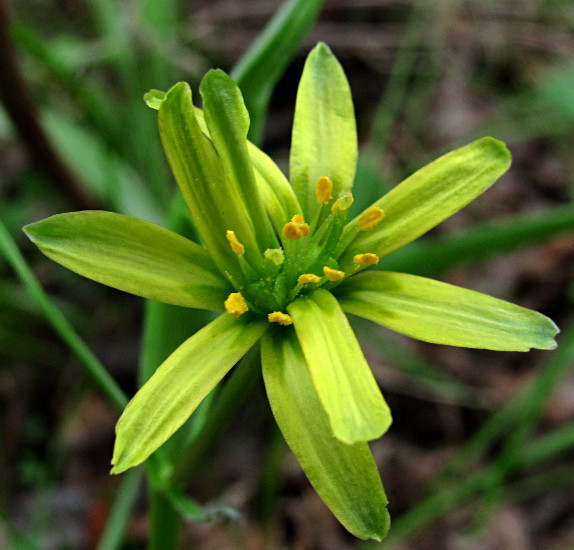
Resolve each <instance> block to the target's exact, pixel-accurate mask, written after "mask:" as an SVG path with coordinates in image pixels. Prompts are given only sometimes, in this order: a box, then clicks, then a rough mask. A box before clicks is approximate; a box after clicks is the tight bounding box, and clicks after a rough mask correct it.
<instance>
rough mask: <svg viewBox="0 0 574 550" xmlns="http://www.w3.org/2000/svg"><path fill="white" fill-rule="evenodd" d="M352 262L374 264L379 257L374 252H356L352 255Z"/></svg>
mask: <svg viewBox="0 0 574 550" xmlns="http://www.w3.org/2000/svg"><path fill="white" fill-rule="evenodd" d="M353 262H354V263H356V264H359V265H374V264H378V263H379V257H378V256H377V255H376V254H371V253H370V252H367V253H366V254H357V255H356V256H354V257H353Z"/></svg>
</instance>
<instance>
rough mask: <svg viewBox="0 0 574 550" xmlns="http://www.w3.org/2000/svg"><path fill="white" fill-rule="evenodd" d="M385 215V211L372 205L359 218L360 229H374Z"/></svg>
mask: <svg viewBox="0 0 574 550" xmlns="http://www.w3.org/2000/svg"><path fill="white" fill-rule="evenodd" d="M384 217H385V213H384V212H383V211H382V210H381V209H380V208H378V207H377V206H372V207H371V208H369V209H368V210H365V212H363V213H362V214H361V217H360V218H359V229H360V230H361V231H368V230H369V229H373V227H375V226H376V225H378V224H379V223H381V221H382V220H383V218H384Z"/></svg>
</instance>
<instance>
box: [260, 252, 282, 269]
mask: <svg viewBox="0 0 574 550" xmlns="http://www.w3.org/2000/svg"><path fill="white" fill-rule="evenodd" d="M263 256H265V259H266V260H269V261H270V262H272V263H274V264H275V265H277V266H279V265H281V264H282V263H283V262H284V261H285V252H283V249H282V248H268V249H267V250H266V251H265V252H263Z"/></svg>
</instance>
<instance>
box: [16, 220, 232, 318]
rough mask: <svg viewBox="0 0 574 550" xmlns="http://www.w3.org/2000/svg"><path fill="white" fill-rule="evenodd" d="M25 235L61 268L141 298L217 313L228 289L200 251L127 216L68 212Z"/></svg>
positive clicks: (35, 225)
mask: <svg viewBox="0 0 574 550" xmlns="http://www.w3.org/2000/svg"><path fill="white" fill-rule="evenodd" d="M24 231H25V232H26V234H27V235H28V236H29V237H30V239H31V240H32V241H33V242H34V243H35V244H36V245H37V246H38V248H40V250H41V251H42V252H43V253H44V254H46V256H48V257H49V258H51V259H52V260H54V261H56V262H58V263H59V264H61V265H63V266H65V267H67V268H68V269H71V270H72V271H75V272H76V273H79V274H80V275H83V276H84V277H88V278H90V279H93V280H94V281H98V282H99V283H103V284H105V285H108V286H111V287H113V288H117V289H119V290H123V291H125V292H131V293H132V294H136V295H137V296H143V297H144V298H151V299H153V300H159V301H160V302H165V303H168V304H174V305H178V306H186V307H196V308H202V309H214V310H221V309H223V301H224V300H225V298H226V297H227V295H228V294H229V291H230V288H231V287H230V285H229V283H228V282H227V281H226V280H225V279H224V278H223V277H222V276H221V275H220V274H219V271H218V270H217V269H216V267H215V265H214V263H213V261H212V260H211V257H210V256H209V254H208V252H207V251H206V250H205V249H204V248H203V247H201V246H199V245H197V244H196V243H194V242H192V241H190V240H188V239H186V238H184V237H182V236H180V235H178V234H176V233H173V232H172V231H168V230H167V229H164V228H163V227H160V226H158V225H154V224H152V223H150V222H147V221H144V220H140V219H138V218H132V217H131V216H124V215H122V214H114V213H112V212H101V211H97V210H88V211H84V212H71V213H68V214H58V215H56V216H51V217H49V218H46V219H45V220H42V221H39V222H36V223H33V224H30V225H27V226H26V227H25V228H24Z"/></svg>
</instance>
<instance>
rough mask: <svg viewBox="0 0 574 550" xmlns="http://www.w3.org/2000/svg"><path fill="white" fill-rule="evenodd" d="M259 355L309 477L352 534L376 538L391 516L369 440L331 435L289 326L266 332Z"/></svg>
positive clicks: (276, 408)
mask: <svg viewBox="0 0 574 550" xmlns="http://www.w3.org/2000/svg"><path fill="white" fill-rule="evenodd" d="M261 358H262V362H263V378H264V381H265V389H266V390H267V396H268V398H269V403H270V404H271V409H272V410H273V415H274V416H275V419H276V420H277V424H278V425H279V428H280V429H281V432H282V433H283V436H284V437H285V440H286V441H287V444H288V445H289V447H290V448H291V450H292V451H293V454H294V455H295V457H296V458H297V460H298V461H299V463H300V464H301V467H302V468H303V471H304V472H305V474H306V475H307V477H308V478H309V481H310V482H311V483H312V485H313V487H315V490H316V491H317V493H319V496H320V497H321V498H322V499H323V501H324V502H325V504H326V505H327V506H328V507H329V508H330V509H331V511H332V512H333V514H335V516H336V517H337V519H338V520H339V521H340V522H341V523H342V524H343V525H344V526H345V527H346V528H347V529H348V530H349V531H350V532H351V533H353V535H355V536H357V537H359V538H362V539H368V538H374V539H377V540H381V539H382V538H383V537H384V536H385V534H386V532H387V530H388V528H389V523H390V520H389V514H388V512H387V510H386V505H387V498H386V496H385V492H384V490H383V486H382V484H381V480H380V478H379V473H378V471H377V466H376V464H375V461H374V460H373V456H372V455H371V452H370V450H369V446H368V444H367V443H355V444H353V445H347V444H346V443H343V442H341V441H339V440H338V439H337V438H335V437H333V433H332V430H331V427H330V425H329V419H328V417H327V415H326V414H325V411H324V410H323V407H322V405H321V402H320V401H319V397H318V395H317V391H316V390H315V386H314V385H313V381H312V380H311V376H310V374H309V369H308V367H307V363H306V362H305V357H304V355H303V352H302V350H301V347H300V346H299V342H298V341H297V338H296V336H295V334H293V331H291V330H289V329H284V328H279V330H275V331H273V332H272V333H271V331H270V332H268V333H267V334H266V335H265V337H264V338H263V341H262V345H261Z"/></svg>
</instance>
